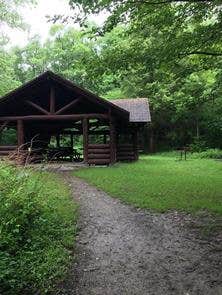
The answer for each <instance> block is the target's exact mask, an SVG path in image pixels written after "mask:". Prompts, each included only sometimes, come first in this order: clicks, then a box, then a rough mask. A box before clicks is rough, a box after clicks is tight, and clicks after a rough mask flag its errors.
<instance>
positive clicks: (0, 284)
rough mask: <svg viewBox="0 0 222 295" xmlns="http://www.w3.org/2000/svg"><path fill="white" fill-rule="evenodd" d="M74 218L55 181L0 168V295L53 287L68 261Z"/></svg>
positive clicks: (64, 191)
mask: <svg viewBox="0 0 222 295" xmlns="http://www.w3.org/2000/svg"><path fill="white" fill-rule="evenodd" d="M75 216H76V208H75V205H74V204H73V201H72V200H71V198H70V192H69V190H68V189H67V187H66V186H65V185H64V184H63V183H62V182H61V181H60V179H59V177H56V176H55V175H51V174H49V173H45V172H44V173H41V172H39V173H37V172H32V171H29V170H24V169H20V170H19V169H17V168H15V167H13V166H9V165H6V164H3V163H0V294H20V293H23V294H24V293H27V294H34V293H36V292H37V291H40V292H41V294H43V293H47V291H49V290H50V289H52V288H53V286H54V284H55V282H56V280H58V279H59V278H61V277H62V275H63V274H64V273H65V271H66V268H67V265H68V262H69V260H70V257H71V255H70V254H71V250H70V249H72V247H73V240H74V234H75Z"/></svg>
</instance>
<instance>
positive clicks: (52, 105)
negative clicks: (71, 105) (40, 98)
mask: <svg viewBox="0 0 222 295" xmlns="http://www.w3.org/2000/svg"><path fill="white" fill-rule="evenodd" d="M54 113H55V88H54V87H53V86H51V88H50V114H54Z"/></svg>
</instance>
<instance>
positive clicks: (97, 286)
mask: <svg viewBox="0 0 222 295" xmlns="http://www.w3.org/2000/svg"><path fill="white" fill-rule="evenodd" d="M63 175H64V178H65V180H66V181H67V183H68V184H69V185H70V186H71V188H72V190H73V197H74V199H75V201H77V202H78V203H79V205H80V217H79V234H78V237H77V241H76V256H77V258H76V261H75V262H74V263H73V266H72V269H71V270H70V274H69V277H68V278H67V280H66V281H65V282H64V284H63V286H62V288H61V291H60V293H59V294H76V295H77V294H79V295H80V294H81V295H91V294H96V295H114V294H115V295H125V294H126V295H128V294H129V295H131V294H132V295H133V294H134V295H137V294H138V295H140V294H147V295H163V294H164V295H174V294H175V295H180V294H181V295H182V294H183V295H193V294H195V295H199V294H200V295H205V294H206V295H211V294H212V295H222V243H221V236H219V235H218V236H217V237H214V238H213V239H212V238H211V239H209V240H208V239H207V238H203V237H201V235H200V234H199V232H198V230H197V229H196V228H195V227H192V226H191V224H192V222H193V220H192V217H191V216H190V215H186V214H181V213H180V214H179V213H177V212H173V213H165V214H159V213H151V212H149V211H145V210H138V209H136V208H133V207H131V206H129V205H125V204H123V203H121V202H120V201H119V200H117V199H114V198H111V197H110V196H108V195H107V194H106V193H104V192H103V191H101V190H99V189H97V188H95V187H93V186H91V185H89V184H87V183H86V182H85V181H83V180H80V179H78V178H76V177H73V176H71V175H70V174H69V173H64V174H63Z"/></svg>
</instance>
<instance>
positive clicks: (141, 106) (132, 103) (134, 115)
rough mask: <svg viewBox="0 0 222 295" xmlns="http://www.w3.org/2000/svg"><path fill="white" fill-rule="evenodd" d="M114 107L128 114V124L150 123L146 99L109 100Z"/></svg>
mask: <svg viewBox="0 0 222 295" xmlns="http://www.w3.org/2000/svg"><path fill="white" fill-rule="evenodd" d="M110 101H111V102H112V103H113V104H115V105H116V106H118V107H120V108H122V109H124V110H126V111H128V112H129V113H130V119H129V121H130V122H138V123H139V122H144V123H145V122H151V116H150V109H149V103H148V99H147V98H127V99H126V98H123V99H113V100H110Z"/></svg>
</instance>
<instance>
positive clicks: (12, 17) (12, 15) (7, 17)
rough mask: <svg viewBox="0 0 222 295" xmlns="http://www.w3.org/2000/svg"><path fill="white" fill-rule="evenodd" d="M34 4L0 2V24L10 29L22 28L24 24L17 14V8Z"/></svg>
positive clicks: (13, 0) (19, 0)
mask: <svg viewBox="0 0 222 295" xmlns="http://www.w3.org/2000/svg"><path fill="white" fill-rule="evenodd" d="M35 2H36V1H35V0H10V1H9V0H1V1H0V22H1V23H2V24H6V25H8V26H10V27H17V28H18V27H19V28H24V26H25V24H24V22H23V20H22V18H21V16H20V14H19V12H18V7H19V6H23V5H25V4H33V3H35Z"/></svg>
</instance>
